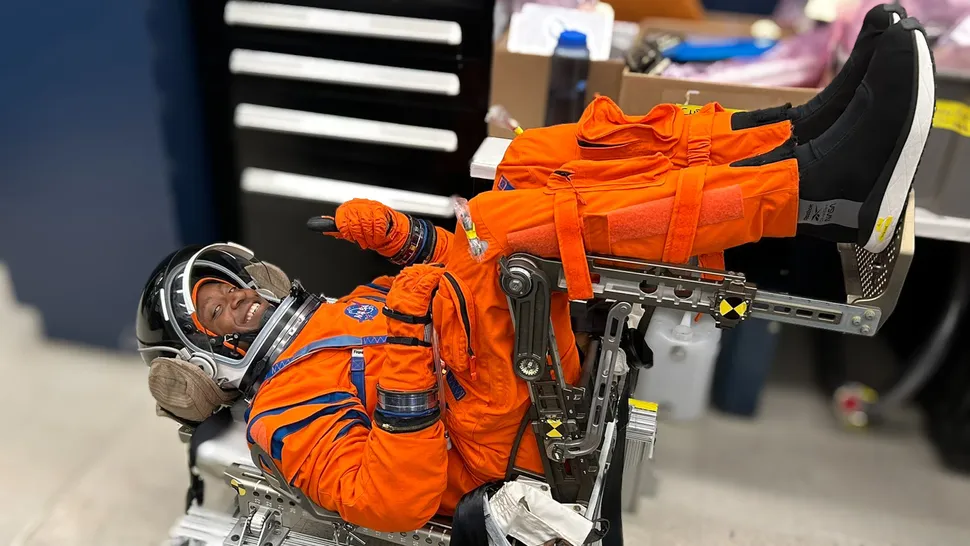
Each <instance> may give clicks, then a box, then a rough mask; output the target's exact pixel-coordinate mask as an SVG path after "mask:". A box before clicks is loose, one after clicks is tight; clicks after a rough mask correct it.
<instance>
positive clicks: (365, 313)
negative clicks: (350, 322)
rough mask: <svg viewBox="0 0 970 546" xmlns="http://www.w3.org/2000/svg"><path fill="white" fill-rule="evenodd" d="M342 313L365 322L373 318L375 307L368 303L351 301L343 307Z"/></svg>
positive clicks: (375, 313) (375, 311)
mask: <svg viewBox="0 0 970 546" xmlns="http://www.w3.org/2000/svg"><path fill="white" fill-rule="evenodd" d="M344 314H345V315H347V316H348V317H350V318H352V319H354V320H356V321H357V322H365V321H368V320H374V317H376V316H377V307H376V306H374V305H371V304H369V303H352V304H350V305H348V306H347V308H346V309H344Z"/></svg>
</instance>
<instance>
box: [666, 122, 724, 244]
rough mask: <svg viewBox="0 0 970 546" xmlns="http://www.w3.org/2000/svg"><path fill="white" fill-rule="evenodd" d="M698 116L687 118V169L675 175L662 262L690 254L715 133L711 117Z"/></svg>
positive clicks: (695, 233)
mask: <svg viewBox="0 0 970 546" xmlns="http://www.w3.org/2000/svg"><path fill="white" fill-rule="evenodd" d="M698 114H699V115H698ZM698 114H694V115H691V116H687V164H688V167H687V168H686V169H684V170H682V171H680V172H679V173H678V174H679V175H680V176H679V178H678V180H677V194H676V196H675V197H674V209H673V212H672V213H671V216H670V228H669V229H668V230H667V240H666V241H665V242H664V253H663V261H665V262H670V263H686V262H687V261H689V260H690V257H691V256H692V255H693V248H694V237H695V236H696V235H697V222H698V220H699V218H700V212H701V197H702V196H703V194H704V179H705V178H706V176H707V166H708V165H710V164H711V134H712V132H713V130H714V114H713V113H710V114H708V113H698Z"/></svg>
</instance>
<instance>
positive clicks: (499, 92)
mask: <svg viewBox="0 0 970 546" xmlns="http://www.w3.org/2000/svg"><path fill="white" fill-rule="evenodd" d="M507 41H508V35H506V36H503V37H502V39H501V40H499V41H498V42H497V43H496V44H495V52H494V54H493V58H492V84H491V90H490V99H489V104H493V105H494V104H501V105H502V106H504V107H505V108H506V109H507V110H508V111H509V113H511V114H512V117H514V118H515V119H516V120H517V121H518V122H519V125H521V126H522V128H523V129H532V128H535V127H542V126H543V125H545V118H546V97H547V95H548V93H549V72H550V65H551V63H552V57H546V56H543V55H523V54H521V53H512V52H511V51H509V50H508V47H507ZM625 68H626V66H625V63H624V61H622V60H608V61H591V62H590V63H589V76H588V79H587V80H586V103H587V104H589V102H590V101H592V100H593V99H594V98H595V97H596V94H597V93H598V94H600V95H605V96H607V97H610V98H612V99H613V100H618V98H619V96H620V85H621V83H622V81H623V70H624V69H625ZM488 134H489V136H495V137H503V138H512V137H513V136H514V135H513V134H512V132H511V131H509V130H507V129H504V128H502V127H499V126H496V125H494V124H489V127H488Z"/></svg>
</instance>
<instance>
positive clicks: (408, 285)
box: [374, 265, 445, 432]
mask: <svg viewBox="0 0 970 546" xmlns="http://www.w3.org/2000/svg"><path fill="white" fill-rule="evenodd" d="M444 272H445V270H444V268H443V267H441V266H439V265H415V266H411V267H408V268H405V269H404V270H403V271H401V273H400V274H399V275H398V276H397V277H396V278H395V279H394V284H392V285H391V289H390V291H389V292H388V293H387V303H386V306H385V307H384V315H385V316H386V317H387V345H385V346H384V349H385V351H386V355H387V356H386V360H385V364H384V367H383V369H382V370H381V375H380V378H379V379H378V387H377V390H378V402H377V410H376V411H375V413H374V418H375V420H376V421H377V423H378V425H380V427H381V428H382V429H384V430H387V431H390V432H409V431H414V430H421V429H423V428H426V427H428V426H430V425H432V424H434V423H435V422H437V420H438V418H439V417H440V415H441V412H440V408H439V405H438V390H437V389H438V384H437V381H436V378H435V373H434V353H433V351H432V348H431V339H430V337H429V336H428V335H427V332H430V328H428V326H429V325H430V324H431V300H432V298H433V297H434V293H435V291H436V290H437V288H438V283H439V282H440V281H441V276H442V274H444Z"/></svg>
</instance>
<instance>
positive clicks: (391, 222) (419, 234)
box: [307, 199, 450, 265]
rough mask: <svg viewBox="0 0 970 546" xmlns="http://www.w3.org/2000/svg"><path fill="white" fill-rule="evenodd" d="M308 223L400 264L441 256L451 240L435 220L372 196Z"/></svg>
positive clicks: (313, 229)
mask: <svg viewBox="0 0 970 546" xmlns="http://www.w3.org/2000/svg"><path fill="white" fill-rule="evenodd" d="M328 220H329V222H328ZM307 227H308V228H309V229H310V230H312V231H317V232H320V233H324V234H325V235H330V236H332V237H336V238H338V239H343V240H345V241H350V242H353V243H355V244H357V246H359V247H360V248H362V249H364V250H374V251H376V252H377V253H378V254H380V255H381V256H384V257H386V258H388V259H390V261H391V262H392V263H395V264H398V265H412V264H419V263H427V262H430V261H434V260H436V259H440V258H437V257H440V256H443V255H445V253H447V251H448V243H449V242H450V239H449V236H450V235H449V233H448V232H446V231H444V230H440V228H437V227H435V226H434V224H432V223H431V222H429V221H427V220H423V219H420V218H412V217H411V216H409V215H407V214H403V213H400V212H398V211H396V210H394V209H392V208H390V207H388V206H386V205H384V204H382V203H378V202H377V201H371V200H369V199H351V200H350V201H347V202H346V203H344V204H342V205H340V206H339V207H337V213H336V215H335V216H333V217H329V216H320V217H316V218H311V219H310V220H309V221H308V222H307ZM439 230H440V231H439Z"/></svg>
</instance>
